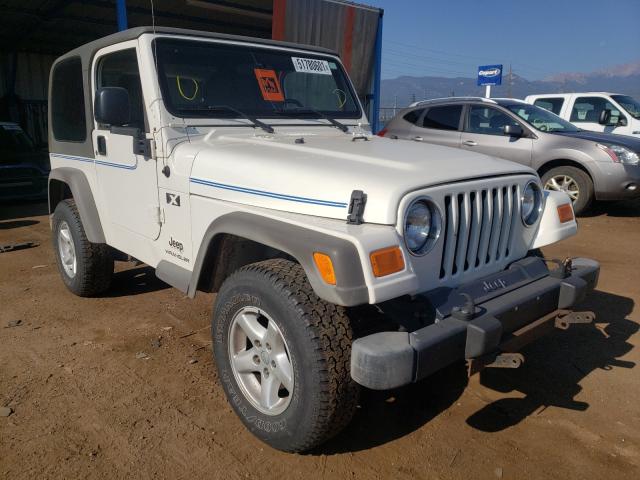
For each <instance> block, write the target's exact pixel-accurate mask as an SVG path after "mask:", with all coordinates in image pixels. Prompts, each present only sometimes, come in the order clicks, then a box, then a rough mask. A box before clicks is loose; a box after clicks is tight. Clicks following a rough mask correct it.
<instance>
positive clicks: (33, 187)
mask: <svg viewBox="0 0 640 480" xmlns="http://www.w3.org/2000/svg"><path fill="white" fill-rule="evenodd" d="M50 170H51V166H50V164H49V155H48V154H47V153H46V151H43V150H40V149H38V148H37V147H36V146H35V144H34V142H33V140H31V138H30V137H29V136H28V135H27V133H26V132H25V131H24V130H22V128H20V126H19V125H18V124H16V123H10V122H0V200H18V199H20V200H30V199H43V198H47V179H48V178H49V171H50Z"/></svg>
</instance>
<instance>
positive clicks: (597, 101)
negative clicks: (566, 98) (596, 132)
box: [570, 97, 621, 125]
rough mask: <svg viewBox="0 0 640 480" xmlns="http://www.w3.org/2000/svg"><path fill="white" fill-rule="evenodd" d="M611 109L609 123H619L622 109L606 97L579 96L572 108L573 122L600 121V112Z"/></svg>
mask: <svg viewBox="0 0 640 480" xmlns="http://www.w3.org/2000/svg"><path fill="white" fill-rule="evenodd" d="M605 109H608V110H611V119H610V120H609V125H617V124H618V121H619V120H620V116H621V113H620V110H618V109H617V108H616V107H614V106H613V104H612V103H611V102H609V101H608V100H607V99H606V98H603V97H578V98H576V101H575V103H574V105H573V110H571V118H570V121H571V122H576V123H580V122H589V123H598V120H600V113H601V112H602V111H603V110H605Z"/></svg>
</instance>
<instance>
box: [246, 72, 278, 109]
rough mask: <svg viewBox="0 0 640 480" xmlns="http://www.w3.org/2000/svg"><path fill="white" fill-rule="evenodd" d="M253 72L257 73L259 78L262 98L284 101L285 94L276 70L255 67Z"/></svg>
mask: <svg viewBox="0 0 640 480" xmlns="http://www.w3.org/2000/svg"><path fill="white" fill-rule="evenodd" d="M253 72H254V73H255V74H256V79H258V85H259V86H260V91H261V92H262V98H264V99H265V100H269V101H271V102H284V95H283V94H282V89H281V88H280V82H279V81H278V76H277V75H276V72H275V70H263V69H262V68H254V69H253Z"/></svg>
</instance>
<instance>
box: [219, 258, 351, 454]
mask: <svg viewBox="0 0 640 480" xmlns="http://www.w3.org/2000/svg"><path fill="white" fill-rule="evenodd" d="M211 330H212V336H213V346H214V355H215V361H216V365H217V368H218V373H219V376H220V379H221V380H222V385H223V388H224V390H225V393H226V395H227V398H228V399H229V402H230V403H231V406H232V407H233V409H234V410H235V412H236V413H237V414H238V416H239V417H240V419H241V420H242V422H243V423H244V424H245V426H246V427H247V428H248V429H249V431H251V432H252V433H253V434H254V435H256V436H257V437H258V438H260V439H261V440H262V441H264V442H265V443H267V444H269V445H271V446H272V447H274V448H277V449H279V450H284V451H287V452H301V451H305V450H309V449H311V448H313V447H316V446H317V445H320V444H321V443H323V442H325V441H326V440H328V439H329V438H330V437H332V436H333V435H335V434H336V433H338V432H339V431H340V430H341V429H342V428H343V427H344V426H346V425H347V424H348V423H349V421H350V420H351V418H352V416H353V413H354V412H355V409H356V405H357V401H358V393H359V387H358V385H357V384H356V383H355V382H354V381H353V380H352V379H351V375H350V368H349V367H350V359H351V343H352V331H351V325H350V322H349V319H348V317H347V315H346V311H345V309H344V308H342V307H339V306H336V305H333V304H330V303H327V302H325V301H323V300H321V299H320V298H318V297H317V296H316V294H315V293H314V291H313V289H312V288H311V285H310V284H309V282H308V280H307V277H306V275H305V273H304V270H303V269H302V267H301V266H300V265H299V264H297V263H294V262H291V261H288V260H281V259H276V260H267V261H264V262H259V263H255V264H252V265H248V266H246V267H243V268H241V269H240V270H238V271H237V272H235V273H234V274H232V275H231V276H230V277H229V278H228V279H227V280H225V282H224V283H223V285H222V287H221V289H220V291H219V292H218V296H217V299H216V305H215V309H214V314H213V318H212V323H211Z"/></svg>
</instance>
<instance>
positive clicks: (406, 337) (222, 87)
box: [49, 27, 599, 451]
mask: <svg viewBox="0 0 640 480" xmlns="http://www.w3.org/2000/svg"><path fill="white" fill-rule="evenodd" d="M49 98H50V108H49V115H50V138H49V140H50V141H49V145H50V151H51V152H50V158H51V165H52V171H51V175H50V179H49V205H50V210H51V213H52V230H53V246H54V249H55V253H56V257H57V262H58V267H59V270H60V273H61V276H62V279H63V281H64V283H65V284H66V286H67V287H68V288H69V290H71V291H72V292H73V293H75V294H77V295H80V296H91V295H99V294H100V293H101V292H104V291H105V290H106V289H107V288H108V287H109V284H110V282H111V278H112V274H113V268H114V260H122V259H127V258H128V259H131V258H135V259H137V260H139V261H142V262H144V263H146V264H148V265H150V266H151V267H153V268H154V269H155V271H156V274H157V276H158V277H159V278H161V279H162V280H164V281H165V282H167V283H168V284H170V285H172V286H174V287H176V288H177V289H179V290H181V291H183V292H186V293H187V294H188V295H189V296H194V295H195V294H196V291H206V292H217V295H216V299H215V305H214V308H213V315H212V320H211V321H212V328H211V331H212V337H213V350H214V356H215V363H216V366H217V369H218V373H219V378H220V381H221V383H222V386H223V388H224V390H225V392H226V394H227V396H228V398H229V401H230V403H231V405H232V407H233V408H234V410H235V411H236V413H237V414H238V415H239V416H240V418H241V419H242V421H243V422H244V423H245V425H246V426H247V428H248V429H249V430H251V431H252V432H253V433H254V434H255V435H256V436H258V437H259V438H261V439H262V440H264V441H265V442H267V443H269V444H270V445H272V446H274V447H276V448H279V449H282V450H286V451H303V450H307V449H310V448H312V447H314V446H316V445H318V444H320V443H321V442H323V441H325V440H326V439H327V438H329V437H330V436H332V435H334V434H335V433H336V432H338V431H339V430H340V429H341V428H342V427H343V426H345V425H346V424H347V423H348V422H349V420H350V419H351V417H352V415H353V413H354V411H355V408H356V405H357V402H358V392H359V389H360V386H364V387H368V388H373V389H389V388H393V387H397V386H401V385H405V384H408V383H411V382H416V381H418V380H420V379H423V378H425V377H426V376H428V375H430V374H431V373H433V372H435V371H437V370H439V369H441V368H443V367H445V366H447V365H449V364H451V363H453V362H456V361H462V360H464V359H466V360H467V361H468V363H469V367H470V372H473V371H477V370H478V369H480V368H481V367H483V366H505V365H506V366H517V365H518V364H519V363H520V362H521V360H522V357H521V356H520V355H519V354H517V353H514V352H516V350H517V348H519V347H520V346H521V345H523V344H524V343H526V342H528V341H530V340H531V339H532V338H534V337H535V336H538V335H539V334H540V333H541V332H542V331H543V330H544V329H546V328H549V327H553V326H554V325H556V326H560V327H563V328H565V327H566V326H567V325H568V324H570V323H572V322H573V321H576V319H579V320H584V319H585V318H586V320H589V319H590V317H589V316H588V315H587V316H582V317H578V316H576V315H575V314H572V313H571V312H570V308H571V307H572V305H574V304H575V303H576V302H578V301H580V300H581V299H582V297H583V296H584V295H585V294H586V293H588V292H589V291H590V290H592V289H593V288H594V286H595V285H596V282H597V277H598V272H599V266H598V264H597V263H596V262H594V261H591V260H587V259H574V260H573V261H572V262H571V261H565V262H564V263H562V264H561V265H559V266H556V267H555V268H553V269H551V270H550V269H549V268H548V267H547V264H546V262H545V261H544V260H543V259H542V258H540V256H539V255H537V254H536V253H535V252H536V251H537V249H539V248H540V247H543V246H545V245H548V244H550V243H553V242H557V241H558V240H561V239H563V238H565V237H567V236H570V235H573V234H575V233H576V222H575V219H574V216H573V210H572V207H571V202H570V199H569V198H568V197H567V195H565V194H564V193H562V192H543V190H542V188H541V185H540V179H539V178H538V176H537V175H536V174H535V172H534V171H533V170H531V169H530V168H528V167H526V166H522V165H518V164H516V163H512V162H508V161H504V160H500V159H496V158H492V157H488V156H483V155H479V154H475V153H471V152H463V151H460V150H454V149H450V148H446V147H441V146H434V145H420V144H416V143H410V142H398V141H394V140H390V139H386V138H380V137H376V136H372V135H371V132H370V131H369V126H368V123H367V119H366V117H365V115H364V113H363V108H362V105H361V103H360V101H359V99H358V97H357V95H356V93H355V91H354V89H353V86H352V84H351V81H350V80H349V77H348V76H347V73H346V72H345V69H344V68H343V66H342V64H341V62H340V58H339V57H338V56H337V55H336V54H335V53H333V52H331V51H329V50H325V49H321V48H317V47H310V46H304V45H293V44H286V43H281V42H273V41H268V40H261V39H255V38H244V37H236V36H229V35H218V34H212V33H206V32H195V31H189V30H178V29H170V28H160V27H159V28H156V29H152V28H147V27H144V28H135V29H131V30H127V31H124V32H120V33H117V34H115V35H111V36H108V37H105V38H103V39H100V40H97V41H95V42H92V43H89V44H87V45H85V46H82V47H80V48H78V49H76V50H73V51H71V52H69V53H68V54H66V55H64V56H62V57H61V58H59V59H58V60H57V61H56V62H55V63H54V65H53V68H52V72H51V81H50V91H49Z"/></svg>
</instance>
